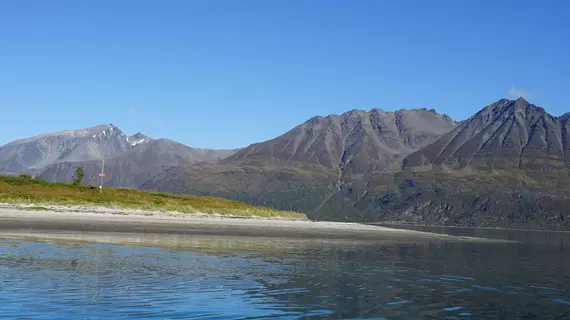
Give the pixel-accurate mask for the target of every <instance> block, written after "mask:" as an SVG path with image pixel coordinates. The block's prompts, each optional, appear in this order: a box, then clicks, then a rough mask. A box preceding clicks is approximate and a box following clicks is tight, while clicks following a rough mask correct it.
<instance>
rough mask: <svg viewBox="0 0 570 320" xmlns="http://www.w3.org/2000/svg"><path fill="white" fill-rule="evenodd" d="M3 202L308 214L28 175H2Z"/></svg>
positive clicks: (286, 215) (237, 213)
mask: <svg viewBox="0 0 570 320" xmlns="http://www.w3.org/2000/svg"><path fill="white" fill-rule="evenodd" d="M0 202H8V203H36V204H38V203H40V204H62V205H96V206H108V207H119V208H131V209H143V210H159V211H178V212H185V213H197V212H202V213H216V214H222V215H234V216H257V217H275V218H292V219H306V216H305V215H303V214H301V213H297V212H288V211H279V210H274V209H270V208H265V207H258V206H251V205H247V204H244V203H241V202H236V201H230V200H225V199H220V198H214V197H198V196H178V195H171V194H166V193H154V192H144V191H138V190H130V189H119V188H105V189H103V193H99V188H98V187H95V186H84V185H80V186H77V187H75V186H73V185H71V184H65V183H52V182H47V181H45V180H42V179H32V178H31V177H29V176H26V175H22V176H20V177H12V176H0Z"/></svg>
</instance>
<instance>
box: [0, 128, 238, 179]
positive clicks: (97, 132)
mask: <svg viewBox="0 0 570 320" xmlns="http://www.w3.org/2000/svg"><path fill="white" fill-rule="evenodd" d="M235 151H237V150H210V149H196V148H191V147H188V146H185V145H183V144H181V143H178V142H175V141H171V140H168V139H152V138H150V137H147V136H145V135H144V134H142V133H137V134H135V135H133V136H130V137H129V136H126V135H125V134H124V133H123V132H122V131H121V130H120V129H119V128H117V127H115V126H113V125H111V124H108V125H101V126H96V127H92V128H86V129H79V130H68V131H62V132H56V133H52V134H43V135H39V136H35V137H31V138H27V139H21V140H17V141H14V142H12V143H9V144H7V145H5V146H2V147H0V172H2V173H6V174H19V173H31V174H33V175H36V176H40V177H41V178H44V179H46V180H49V181H71V179H72V177H73V174H74V172H75V169H76V168H77V167H83V168H84V170H85V182H86V183H92V184H98V183H99V177H98V174H99V172H100V171H101V160H103V159H105V161H106V169H105V172H106V174H107V176H106V177H105V179H104V183H105V185H108V186H117V187H130V188H135V187H138V186H139V185H140V184H142V183H143V182H145V181H147V180H149V179H151V178H152V177H154V176H155V175H157V174H159V173H160V172H161V171H163V170H166V169H168V168H170V167H172V166H180V165H192V164H194V163H197V162H200V161H205V160H219V159H222V158H224V157H227V156H229V155H231V154H233V153H235Z"/></svg>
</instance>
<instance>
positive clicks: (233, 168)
mask: <svg viewBox="0 0 570 320" xmlns="http://www.w3.org/2000/svg"><path fill="white" fill-rule="evenodd" d="M414 113H415V114H414ZM404 114H405V116H403V115H402V112H396V113H383V112H381V111H377V110H373V111H371V112H370V113H365V112H362V111H351V112H348V113H345V114H343V115H341V116H329V117H324V118H322V117H316V118H313V119H311V120H309V121H307V122H306V123H304V124H302V125H300V126H298V127H296V128H294V129H293V130H291V131H289V132H288V133H286V134H284V135H283V136H280V137H278V138H276V139H273V140H270V141H266V142H263V143H259V144H254V145H252V146H250V147H247V148H245V149H243V150H241V151H240V152H238V153H236V154H235V155H233V156H231V157H228V158H227V159H225V160H222V161H218V162H215V163H211V162H210V163H201V164H198V165H195V166H191V167H174V168H172V169H169V170H166V171H165V172H164V173H163V174H161V175H159V176H158V177H157V178H156V179H154V180H153V181H150V182H147V183H146V184H144V185H143V187H144V188H150V189H157V190H164V191H171V192H180V193H188V194H200V195H217V196H222V197H225V198H229V199H239V200H240V201H245V202H248V203H255V204H264V205H269V206H272V207H275V208H281V209H292V210H301V211H304V212H307V213H308V215H309V217H310V218H312V219H319V220H340V221H367V222H396V223H416V224H433V225H456V226H473V227H517V228H547V229H567V228H570V227H569V225H568V220H569V219H570V210H569V209H568V208H570V196H569V194H570V193H569V192H568V191H570V175H569V172H570V171H569V170H568V169H569V163H570V152H569V151H570V150H569V147H570V146H569V142H568V141H569V138H570V137H569V135H568V134H569V133H568V125H569V122H568V120H569V119H570V116H568V114H566V115H563V116H560V117H554V116H552V115H550V114H548V113H547V112H546V111H545V110H544V109H543V108H541V107H538V106H536V105H533V104H530V103H528V102H527V101H525V100H524V99H518V100H507V99H501V100H499V101H497V102H495V103H492V104H490V105H488V106H486V107H484V108H483V109H482V110H480V111H479V112H477V113H476V114H475V115H473V116H472V117H470V118H469V119H467V120H465V121H462V122H460V123H455V122H453V121H451V119H449V118H447V117H446V116H441V115H437V114H435V113H433V112H430V111H427V110H421V109H420V110H413V111H406V112H405V113H404ZM430 115H431V116H430ZM392 119H394V120H392ZM397 119H400V120H397ZM406 119H415V121H408V120H406ZM426 124H432V125H426ZM372 133H373V134H372Z"/></svg>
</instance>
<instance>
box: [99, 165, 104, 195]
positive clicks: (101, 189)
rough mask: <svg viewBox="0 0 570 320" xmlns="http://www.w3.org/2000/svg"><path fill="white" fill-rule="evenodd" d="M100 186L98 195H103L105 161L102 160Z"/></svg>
mask: <svg viewBox="0 0 570 320" xmlns="http://www.w3.org/2000/svg"><path fill="white" fill-rule="evenodd" d="M99 175H100V176H101V184H100V185H99V193H103V176H104V175H105V159H103V163H102V164H101V173H100V174H99Z"/></svg>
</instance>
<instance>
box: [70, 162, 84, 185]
mask: <svg viewBox="0 0 570 320" xmlns="http://www.w3.org/2000/svg"><path fill="white" fill-rule="evenodd" d="M84 176H85V171H83V168H82V167H78V168H76V169H75V174H74V175H73V182H72V183H71V184H72V185H73V186H74V187H77V186H78V185H80V184H81V181H83V177H84Z"/></svg>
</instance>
